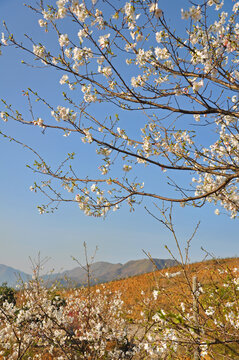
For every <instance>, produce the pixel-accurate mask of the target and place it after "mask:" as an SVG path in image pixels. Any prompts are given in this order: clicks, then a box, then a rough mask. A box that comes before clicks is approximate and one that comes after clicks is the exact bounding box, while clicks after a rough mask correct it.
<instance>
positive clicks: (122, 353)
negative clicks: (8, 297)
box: [0, 279, 136, 360]
mask: <svg viewBox="0 0 239 360" xmlns="http://www.w3.org/2000/svg"><path fill="white" fill-rule="evenodd" d="M55 291H56V289H55V287H54V286H52V287H51V288H50V289H47V288H45V287H44V286H43V284H42V282H41V280H40V279H35V280H32V281H30V282H29V283H28V284H25V285H24V288H23V289H22V290H21V291H20V293H19V296H18V302H17V305H14V304H13V303H9V302H7V301H5V302H4V303H3V304H2V306H1V313H0V319H1V326H0V339H1V341H0V344H1V345H0V348H1V355H2V356H3V358H11V359H29V358H32V359H43V358H44V356H45V355H46V354H50V355H52V357H53V358H54V359H60V360H63V359H127V358H131V357H132V355H133V354H134V352H135V351H136V348H135V349H134V347H133V346H131V344H130V342H129V341H128V340H127V337H126V335H127V334H126V322H125V320H124V317H123V312H122V305H123V302H122V300H121V297H120V294H119V293H114V294H112V293H111V292H110V291H106V290H105V289H104V287H100V288H98V289H92V290H89V289H84V288H83V289H77V290H72V291H71V293H70V295H68V296H66V297H65V298H64V301H63V300H62V299H61V298H60V296H54V298H53V299H52V296H51V294H52V293H53V292H55Z"/></svg>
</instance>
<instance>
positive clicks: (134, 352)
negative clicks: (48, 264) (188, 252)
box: [0, 267, 239, 360]
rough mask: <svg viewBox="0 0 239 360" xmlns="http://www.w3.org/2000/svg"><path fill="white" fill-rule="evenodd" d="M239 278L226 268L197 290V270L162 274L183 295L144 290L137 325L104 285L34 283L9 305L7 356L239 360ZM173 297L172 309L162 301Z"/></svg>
mask: <svg viewBox="0 0 239 360" xmlns="http://www.w3.org/2000/svg"><path fill="white" fill-rule="evenodd" d="M238 272H239V271H238V269H236V268H233V269H229V268H224V269H222V268H221V267H220V268H219V269H217V270H216V272H215V274H214V275H215V276H214V278H213V279H210V280H209V277H207V279H206V280H205V279H204V281H203V283H201V284H200V283H199V282H197V288H196V290H195V291H194V290H193V289H192V287H191V280H190V281H189V282H188V279H189V272H188V273H187V277H184V275H183V274H182V273H179V272H178V271H177V272H174V273H173V272H171V271H170V272H169V273H168V275H167V276H166V275H165V273H162V274H163V278H165V277H167V279H168V280H167V281H169V282H170V283H172V284H175V286H176V287H177V292H178V295H179V297H178V298H177V299H176V298H174V297H173V292H172V289H173V288H172V286H171V287H170V288H169V289H171V292H170V293H169V292H168V290H167V289H166V288H165V287H164V285H163V284H164V283H163V282H162V281H159V282H158V286H159V287H158V288H157V289H156V288H155V289H154V290H152V292H151V295H149V296H148V295H146V294H145V293H144V292H142V294H141V295H142V303H141V316H140V317H139V318H135V319H132V312H131V311H128V310H127V309H126V307H125V305H124V303H123V301H122V297H121V294H120V292H119V291H111V290H110V288H109V287H106V286H104V285H100V286H97V287H92V288H81V289H73V290H68V291H66V290H61V291H60V290H57V289H56V287H55V286H54V285H53V286H51V288H49V289H47V288H45V287H44V286H43V283H42V281H41V280H40V279H39V278H36V279H33V280H32V281H30V282H29V283H28V284H25V285H24V287H23V288H22V289H21V290H20V291H19V292H18V296H17V304H14V303H12V302H8V301H5V302H4V303H3V304H2V305H1V307H0V320H1V326H0V339H1V340H0V355H1V356H2V357H3V359H45V358H46V356H51V358H53V359H61V360H63V359H195V358H196V357H195V356H196V355H195V354H197V355H198V358H201V359H207V358H212V359H231V360H232V359H233V360H234V359H237V358H238V354H239V331H238V330H239V277H238ZM190 279H191V278H190ZM160 284H161V285H160ZM172 284H171V285H172ZM182 284H183V285H182ZM179 285H180V286H179ZM155 286H156V284H155ZM181 286H183V287H182V288H181V290H180V291H179V289H180V287H181ZM126 295H127V294H126ZM165 296H166V297H167V299H168V302H167V303H165V302H162V299H163V297H165ZM182 299H183V301H182ZM127 319H130V320H127Z"/></svg>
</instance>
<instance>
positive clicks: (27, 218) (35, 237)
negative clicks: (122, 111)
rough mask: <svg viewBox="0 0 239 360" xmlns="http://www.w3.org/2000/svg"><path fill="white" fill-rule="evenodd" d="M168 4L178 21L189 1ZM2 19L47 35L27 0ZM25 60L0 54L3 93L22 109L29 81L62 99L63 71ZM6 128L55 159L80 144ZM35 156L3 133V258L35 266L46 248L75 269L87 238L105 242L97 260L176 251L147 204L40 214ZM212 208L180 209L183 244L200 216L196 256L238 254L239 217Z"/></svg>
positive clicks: (4, 10)
mask: <svg viewBox="0 0 239 360" xmlns="http://www.w3.org/2000/svg"><path fill="white" fill-rule="evenodd" d="M168 3H169V2H168V1H166V0H164V1H160V4H161V7H162V9H163V10H164V12H165V15H166V17H168V18H169V19H171V23H174V22H175V21H176V20H175V19H176V18H175V16H174V14H173V13H172V9H174V7H175V6H176V5H177V8H178V9H180V8H181V7H183V6H184V5H185V3H186V1H183V0H171V2H170V8H169V7H168V6H167V4H168ZM0 17H1V20H3V19H4V20H6V21H7V24H8V26H9V29H10V31H12V32H14V33H15V34H16V35H17V36H18V38H20V39H21V38H23V37H22V36H23V35H22V34H24V33H28V34H30V35H31V36H32V37H33V38H36V39H37V41H41V36H44V34H43V31H42V29H40V28H39V26H38V24H37V18H36V17H35V16H34V14H33V13H31V12H30V11H29V10H28V9H26V8H24V6H23V4H22V1H21V0H1V1H0ZM22 58H23V55H22V54H21V52H20V51H18V50H15V49H10V48H7V49H4V50H3V56H1V57H0V71H1V83H0V97H2V98H5V99H7V100H8V101H9V102H10V103H12V104H13V105H15V106H16V107H17V108H20V109H23V108H24V107H25V106H26V103H25V98H23V97H22V95H21V90H23V89H26V88H27V87H29V86H30V87H33V88H34V87H35V88H38V89H40V91H41V92H43V91H44V92H47V94H49V96H50V97H51V99H52V101H55V102H56V103H58V98H57V96H58V94H57V91H56V84H58V78H59V75H58V74H51V75H50V76H49V78H48V77H47V78H46V77H45V78H43V77H42V72H34V71H33V70H31V69H29V68H26V67H24V66H22V65H21V64H20V62H21V59H22ZM1 110H2V108H0V111H1ZM102 111H103V108H102ZM43 116H44V114H43ZM128 116H131V114H129V115H128ZM0 130H1V131H3V132H4V131H5V132H7V133H9V134H11V135H14V136H16V137H17V138H18V139H20V140H22V141H26V142H29V140H30V143H31V145H33V146H35V147H36V148H37V150H39V151H40V152H41V153H42V154H43V155H44V156H46V157H47V158H48V159H49V160H52V161H55V160H56V159H60V158H62V156H63V154H64V153H65V152H66V151H73V150H75V149H74V147H75V146H76V145H75V144H73V145H72V147H73V149H72V150H71V144H70V141H71V138H61V139H58V138H56V137H55V136H53V134H52V135H49V136H44V135H42V134H40V132H39V129H35V128H34V129H32V130H30V132H29V131H28V129H26V128H25V127H23V126H15V125H12V124H10V122H9V123H7V124H5V123H2V122H1V123H0ZM29 136H30V138H29ZM66 149H68V150H66ZM32 160H33V157H32V155H31V154H30V153H29V152H28V151H27V150H25V149H23V148H21V147H19V146H17V145H15V144H13V143H9V142H8V141H7V140H5V139H3V138H2V137H0V169H1V177H0V184H1V186H0V264H6V265H9V266H13V267H15V268H18V269H20V270H23V271H30V267H31V264H30V261H29V256H30V257H32V258H34V257H36V255H37V253H38V252H39V251H40V252H41V255H42V257H45V256H48V257H50V258H51V260H50V261H49V263H48V266H47V269H51V268H55V269H56V270H57V271H58V270H60V269H70V268H73V267H74V266H75V264H74V263H73V262H72V260H71V255H73V256H74V257H77V258H78V259H79V260H80V261H82V262H83V261H84V256H83V247H82V244H83V242H84V241H86V243H87V245H88V248H89V253H90V254H91V253H93V251H94V248H95V246H98V247H99V251H98V252H97V255H96V261H101V260H102V261H110V262H122V263H124V262H127V261H128V260H131V259H140V258H143V257H144V255H143V253H142V249H144V250H145V251H147V252H150V253H151V255H152V256H153V257H158V258H167V257H168V256H169V255H168V253H167V251H166V250H165V249H164V245H165V244H167V245H168V246H169V247H170V248H171V249H172V250H173V252H175V254H176V255H177V252H176V250H175V245H174V243H173V241H172V239H171V236H170V234H169V233H168V232H167V231H166V230H165V229H164V228H163V226H162V225H161V224H160V223H158V222H157V221H156V220H155V219H153V218H152V217H151V216H149V215H148V214H147V213H146V211H145V210H144V207H143V205H144V204H143V205H142V206H141V207H137V208H136V211H135V212H134V213H129V212H128V209H127V208H126V207H124V208H123V209H122V210H121V211H119V212H116V213H112V214H110V215H109V216H108V217H107V218H106V219H105V220H103V219H95V218H89V217H86V216H85V215H84V214H83V213H82V212H81V211H80V210H79V209H78V207H77V206H76V205H74V204H72V205H70V204H66V205H62V206H61V207H60V208H59V210H58V211H56V212H55V213H54V214H46V215H39V213H38V210H37V205H39V204H41V203H42V202H43V199H42V198H41V197H40V195H37V194H36V195H35V194H33V193H32V192H30V191H29V187H30V186H31V185H32V184H33V182H34V181H35V180H36V179H37V176H36V175H34V174H33V173H32V172H31V171H30V170H29V169H27V168H26V166H25V165H26V164H30V163H31V162H32ZM87 162H88V160H87V161H86V162H84V164H83V166H84V167H87ZM89 171H91V169H90V168H89ZM151 209H153V207H151ZM214 210H215V209H214V207H213V206H209V205H207V206H205V207H204V208H202V209H193V208H190V207H188V208H185V209H182V208H180V207H177V206H176V207H175V217H174V222H175V224H176V229H177V230H178V234H179V238H180V241H181V245H182V248H184V247H185V241H186V240H187V236H189V235H190V234H191V232H192V231H193V229H194V227H195V225H196V224H197V222H198V221H199V220H200V221H201V226H200V228H199V231H198V233H197V236H196V237H195V239H194V241H193V243H192V247H191V256H190V257H191V261H196V260H201V259H202V257H203V253H202V251H201V250H200V247H201V246H203V247H204V248H206V249H207V250H208V251H209V252H212V253H213V254H215V255H216V256H219V257H228V256H235V255H239V242H238V220H231V219H230V218H228V217H227V216H223V215H222V216H219V217H218V216H216V215H214Z"/></svg>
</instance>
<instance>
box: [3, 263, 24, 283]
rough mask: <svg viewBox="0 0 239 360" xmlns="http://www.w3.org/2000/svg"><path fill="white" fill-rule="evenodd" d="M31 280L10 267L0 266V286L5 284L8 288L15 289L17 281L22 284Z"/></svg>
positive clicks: (21, 272)
mask: <svg viewBox="0 0 239 360" xmlns="http://www.w3.org/2000/svg"><path fill="white" fill-rule="evenodd" d="M30 278H31V275H29V274H27V273H25V272H23V271H20V270H17V269H14V268H12V267H10V266H7V265H3V264H0V285H1V284H2V283H7V285H8V286H13V287H15V286H16V285H17V283H18V281H19V280H22V281H23V282H26V281H28V280H29V279H30Z"/></svg>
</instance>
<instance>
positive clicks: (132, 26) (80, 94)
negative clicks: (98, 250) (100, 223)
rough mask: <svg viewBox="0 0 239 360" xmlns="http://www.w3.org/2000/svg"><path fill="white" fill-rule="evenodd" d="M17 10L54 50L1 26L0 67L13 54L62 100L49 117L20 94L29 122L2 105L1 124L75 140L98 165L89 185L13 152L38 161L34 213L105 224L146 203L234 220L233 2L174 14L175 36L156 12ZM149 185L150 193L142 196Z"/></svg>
mask: <svg viewBox="0 0 239 360" xmlns="http://www.w3.org/2000/svg"><path fill="white" fill-rule="evenodd" d="M225 6H226V10H227V12H226V11H225V9H224V7H225ZM28 7H29V8H30V9H31V10H32V11H33V12H34V13H35V14H36V16H37V21H38V22H39V27H40V28H41V29H39V31H45V32H46V33H47V34H51V35H52V36H53V35H54V36H55V43H52V37H51V39H49V41H48V42H47V41H46V43H44V44H43V43H37V42H35V41H34V39H32V38H31V37H30V36H27V39H26V41H25V42H21V41H19V40H18V36H15V35H14V34H12V33H11V30H10V29H8V27H7V24H6V25H5V30H4V32H3V33H2V39H1V50H2V55H3V56H7V46H15V47H17V48H19V49H21V50H22V51H23V54H26V55H27V57H26V59H25V60H24V59H23V63H25V64H29V65H31V66H39V64H40V65H41V66H42V67H43V71H44V69H47V71H49V70H48V69H49V68H50V69H52V71H57V74H59V80H58V81H59V83H60V85H59V83H57V84H56V85H57V86H58V85H59V86H62V89H63V90H64V92H63V97H62V98H59V105H58V106H54V105H53V104H51V103H49V101H48V99H47V98H46V97H45V95H44V94H40V93H39V92H38V90H37V89H28V90H25V91H24V95H25V96H26V99H27V100H28V104H29V107H28V110H29V112H27V111H26V113H24V114H23V113H21V112H19V111H17V110H16V109H14V108H13V107H12V106H11V105H9V104H8V102H6V101H5V100H3V103H2V105H3V106H2V108H1V119H2V120H3V121H16V122H20V123H22V124H23V125H32V126H38V127H39V130H40V131H43V132H44V133H45V134H48V133H49V132H55V135H56V136H58V135H59V136H62V135H64V136H74V137H75V136H76V135H77V136H78V137H79V138H80V139H81V141H82V142H83V143H89V144H91V146H93V147H94V148H95V150H96V153H97V155H98V157H99V164H98V163H97V164H96V172H95V176H94V177H89V176H87V175H88V174H83V175H82V172H81V171H80V169H78V168H75V166H74V162H72V160H73V159H74V158H75V157H76V156H78V155H76V154H74V153H72V152H69V154H68V157H67V158H66V159H65V160H64V161H62V163H61V164H60V166H59V167H57V168H56V169H55V170H53V168H52V167H51V165H50V164H48V163H47V162H46V161H45V160H44V159H43V157H42V156H41V155H40V153H38V152H36V150H35V149H33V148H31V147H30V146H29V144H24V145H25V146H27V147H28V148H29V150H31V151H33V152H34V153H35V155H36V157H37V160H36V161H35V164H34V166H32V167H31V168H33V169H34V171H36V172H39V173H40V174H43V175H45V176H46V180H43V181H42V182H41V183H39V184H37V183H35V184H34V185H33V186H32V190H33V191H42V192H43V193H44V194H46V196H47V197H48V198H49V203H48V204H46V205H43V206H41V207H39V210H40V212H45V211H49V208H50V207H51V206H52V205H51V204H56V206H57V204H58V203H59V202H62V201H72V202H76V203H77V204H78V206H79V208H80V209H81V210H83V211H84V212H85V213H86V214H87V215H93V216H104V215H105V214H106V213H107V212H108V211H109V210H117V209H119V208H120V206H121V205H122V204H123V203H125V202H126V203H128V205H129V206H130V208H131V209H134V206H135V204H136V203H138V202H141V201H142V199H144V198H151V199H153V200H154V201H162V200H163V201H171V202H177V203H180V204H181V205H182V206H184V205H186V204H191V205H193V206H202V205H204V204H205V203H206V202H214V203H215V205H218V207H219V206H220V207H222V208H224V209H225V210H226V211H227V212H228V213H229V214H230V215H231V217H232V218H235V217H236V216H237V214H238V210H239V193H238V178H239V168H238V161H239V132H238V117H239V115H238V105H239V102H238V90H239V71H238V70H237V64H238V61H239V59H238V54H239V52H238V51H239V23H238V14H239V2H235V1H233V0H232V1H227V4H225V5H224V3H223V0H201V1H197V2H196V3H194V4H192V3H191V2H190V1H189V2H185V9H180V8H179V9H175V11H176V10H178V12H179V14H180V12H181V14H180V20H179V21H178V23H177V24H176V25H177V26H178V28H176V29H175V28H173V27H172V26H171V25H170V21H169V18H170V11H171V10H170V11H165V9H164V11H163V10H162V9H161V8H160V1H159V2H158V3H157V2H156V1H152V0H150V1H149V0H131V1H126V2H123V1H117V0H114V1H107V0H105V1H103V0H92V1H90V0H83V1H78V0H58V1H57V2H56V4H55V3H53V2H51V3H50V5H47V4H46V3H45V2H44V1H42V0H41V1H40V2H39V4H38V5H37V4H36V5H35V6H34V5H32V4H31V5H29V6H28ZM228 9H229V10H230V11H229V10H228ZM49 36H50V35H49ZM44 39H45V37H44ZM29 56H31V57H32V63H30V62H29ZM33 100H34V101H35V100H37V101H38V103H40V104H41V105H42V107H46V109H47V111H48V113H47V114H48V115H47V116H43V115H41V114H40V113H39V115H35V112H34V111H33V108H34V105H33ZM63 100H64V105H63ZM66 102H67V105H66ZM37 111H39V107H38V110H37ZM105 111H107V113H109V114H110V116H106V115H104V112H105ZM2 134H3V133H2ZM3 135H6V134H5V133H4V134H3ZM6 136H8V137H9V138H10V139H11V140H15V141H17V142H19V143H21V141H20V140H18V139H15V138H14V139H12V138H11V136H10V135H6ZM86 151H87V150H86ZM84 156H86V155H84ZM152 177H156V178H157V179H158V183H159V184H160V186H155V184H154V186H151V183H150V178H152ZM57 183H59V184H60V185H61V187H60V189H61V191H60V190H59V187H57V186H58V185H57ZM161 184H164V186H161ZM167 186H168V187H167ZM174 190H175V191H174ZM219 212H220V211H219V209H218V208H216V210H215V213H216V214H219Z"/></svg>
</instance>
